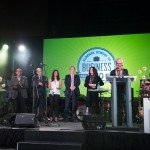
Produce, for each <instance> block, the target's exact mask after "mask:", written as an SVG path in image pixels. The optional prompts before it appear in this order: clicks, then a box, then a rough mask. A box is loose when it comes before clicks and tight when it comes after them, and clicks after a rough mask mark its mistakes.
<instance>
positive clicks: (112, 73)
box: [110, 69, 129, 76]
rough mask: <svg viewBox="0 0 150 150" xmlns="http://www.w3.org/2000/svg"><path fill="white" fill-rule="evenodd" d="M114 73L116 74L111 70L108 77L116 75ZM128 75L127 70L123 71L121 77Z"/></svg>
mask: <svg viewBox="0 0 150 150" xmlns="http://www.w3.org/2000/svg"><path fill="white" fill-rule="evenodd" d="M115 72H116V69H114V70H112V71H111V72H110V75H111V76H115V75H116V74H115ZM128 75H129V73H128V70H127V69H123V76H128Z"/></svg>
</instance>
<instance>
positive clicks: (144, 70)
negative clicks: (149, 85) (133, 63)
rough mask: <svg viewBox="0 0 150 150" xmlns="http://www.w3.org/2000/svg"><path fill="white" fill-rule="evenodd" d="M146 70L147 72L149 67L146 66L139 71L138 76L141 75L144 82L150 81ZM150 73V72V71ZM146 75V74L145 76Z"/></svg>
mask: <svg viewBox="0 0 150 150" xmlns="http://www.w3.org/2000/svg"><path fill="white" fill-rule="evenodd" d="M146 70H147V67H146V66H144V67H142V69H141V70H138V74H141V75H142V78H141V79H142V80H148V79H150V77H149V76H146V74H145V73H146ZM149 71H150V70H149ZM143 73H144V74H143Z"/></svg>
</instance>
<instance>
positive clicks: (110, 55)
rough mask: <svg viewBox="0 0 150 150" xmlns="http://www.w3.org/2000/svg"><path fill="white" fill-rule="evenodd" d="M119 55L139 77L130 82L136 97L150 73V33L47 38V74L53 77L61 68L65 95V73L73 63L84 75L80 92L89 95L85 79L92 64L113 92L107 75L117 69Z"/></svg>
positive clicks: (44, 59)
mask: <svg viewBox="0 0 150 150" xmlns="http://www.w3.org/2000/svg"><path fill="white" fill-rule="evenodd" d="M118 57H119V58H120V57H121V58H122V59H123V61H124V63H123V68H127V69H128V71H129V74H130V75H134V76H137V79H136V81H135V82H132V83H131V86H132V87H133V88H134V97H137V96H138V92H139V88H140V79H141V78H142V76H143V75H146V76H148V75H149V69H150V34H149V33H146V34H128V35H113V36H96V37H77V38H54V39H44V52H43V63H44V64H46V67H45V68H44V69H45V70H46V71H45V74H46V76H47V77H48V78H50V77H51V74H52V71H53V70H54V69H58V70H59V73H60V77H61V78H62V82H63V88H62V90H61V96H64V92H63V91H64V89H65V87H64V78H65V75H66V74H68V73H69V67H70V66H72V65H73V66H75V68H76V72H77V73H78V74H79V75H80V77H81V84H80V91H81V94H82V95H86V88H85V87H84V78H85V76H86V75H87V74H88V69H89V67H90V66H95V67H96V68H97V69H98V73H99V75H100V77H101V78H102V79H103V80H104V82H105V85H104V86H102V87H101V88H104V89H108V90H109V91H110V88H111V87H110V83H109V82H106V78H105V77H106V74H107V73H109V72H110V71H111V70H112V69H114V68H115V59H116V58H118ZM143 67H144V69H143ZM145 67H146V69H145ZM139 70H140V71H139ZM107 94H110V92H109V93H107Z"/></svg>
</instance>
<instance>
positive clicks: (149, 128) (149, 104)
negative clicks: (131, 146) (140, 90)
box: [143, 97, 150, 133]
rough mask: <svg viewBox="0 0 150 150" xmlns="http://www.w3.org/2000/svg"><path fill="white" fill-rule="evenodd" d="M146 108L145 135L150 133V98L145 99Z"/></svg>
mask: <svg viewBox="0 0 150 150" xmlns="http://www.w3.org/2000/svg"><path fill="white" fill-rule="evenodd" d="M143 106H144V133H150V98H148V97H147V98H146V97H145V98H144V99H143Z"/></svg>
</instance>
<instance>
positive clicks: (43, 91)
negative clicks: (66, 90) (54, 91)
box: [32, 75, 48, 97]
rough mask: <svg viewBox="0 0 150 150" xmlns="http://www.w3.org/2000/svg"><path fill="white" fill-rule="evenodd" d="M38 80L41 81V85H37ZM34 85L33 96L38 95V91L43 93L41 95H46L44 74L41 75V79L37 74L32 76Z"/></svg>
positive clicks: (46, 85) (46, 80) (46, 81)
mask: <svg viewBox="0 0 150 150" xmlns="http://www.w3.org/2000/svg"><path fill="white" fill-rule="evenodd" d="M38 82H42V83H43V86H39V85H38ZM33 86H34V94H35V97H37V96H38V94H39V92H42V93H43V96H44V97H45V96H46V88H47V87H48V79H47V77H46V76H42V80H41V81H39V76H38V75H35V76H33V78H32V87H33Z"/></svg>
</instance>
